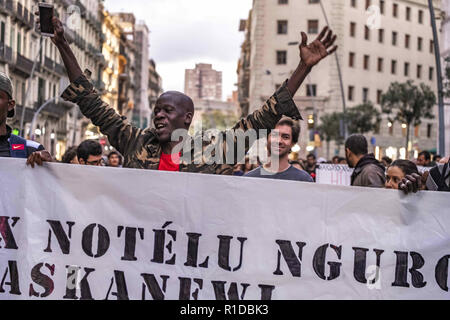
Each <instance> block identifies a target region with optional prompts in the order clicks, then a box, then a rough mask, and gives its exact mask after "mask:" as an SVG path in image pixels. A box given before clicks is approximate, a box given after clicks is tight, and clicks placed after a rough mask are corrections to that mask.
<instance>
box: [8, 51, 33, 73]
mask: <svg viewBox="0 0 450 320" xmlns="http://www.w3.org/2000/svg"><path fill="white" fill-rule="evenodd" d="M12 67H13V70H14V71H15V72H16V73H18V74H20V75H22V76H23V77H25V78H28V77H30V76H31V70H32V69H33V61H31V60H30V59H28V58H25V57H24V56H22V55H21V54H20V53H16V60H15V63H13V65H12Z"/></svg>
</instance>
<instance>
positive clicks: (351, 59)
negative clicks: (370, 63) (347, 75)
mask: <svg viewBox="0 0 450 320" xmlns="http://www.w3.org/2000/svg"><path fill="white" fill-rule="evenodd" d="M348 66H349V67H351V68H353V67H354V66H355V53H354V52H350V54H349V56H348Z"/></svg>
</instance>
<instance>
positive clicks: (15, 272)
mask: <svg viewBox="0 0 450 320" xmlns="http://www.w3.org/2000/svg"><path fill="white" fill-rule="evenodd" d="M0 185H1V192H0V240H1V241H0V280H1V283H0V299H58V300H63V299H66V300H71V299H80V298H81V299H96V300H99V299H113V300H114V299H150V300H151V299H166V300H167V299H171V300H173V299H175V300H176V299H191V300H193V299H199V300H214V299H244V300H259V299H273V300H277V299H288V300H294V299H449V298H450V295H449V292H448V280H449V279H448V268H449V265H448V263H449V258H450V231H449V230H450V215H449V212H448V208H449V207H450V197H449V195H448V194H447V193H434V192H423V193H419V194H417V195H412V196H408V197H406V196H404V195H402V193H401V192H398V191H391V190H374V189H371V188H367V189H364V188H350V187H337V186H324V185H316V184H309V183H297V182H286V181H276V180H266V179H251V178H241V177H220V176H208V175H200V174H183V173H170V172H153V171H142V170H130V169H112V168H96V167H83V166H70V165H69V166H68V165H62V164H51V165H46V166H45V167H44V168H37V169H34V170H33V169H31V168H27V167H26V166H25V162H24V161H21V160H14V159H1V160H0Z"/></svg>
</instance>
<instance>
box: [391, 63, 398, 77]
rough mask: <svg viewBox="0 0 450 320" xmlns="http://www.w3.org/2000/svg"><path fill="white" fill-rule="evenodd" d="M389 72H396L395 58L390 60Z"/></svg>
mask: <svg viewBox="0 0 450 320" xmlns="http://www.w3.org/2000/svg"><path fill="white" fill-rule="evenodd" d="M391 73H392V74H397V61H396V60H392V61H391Z"/></svg>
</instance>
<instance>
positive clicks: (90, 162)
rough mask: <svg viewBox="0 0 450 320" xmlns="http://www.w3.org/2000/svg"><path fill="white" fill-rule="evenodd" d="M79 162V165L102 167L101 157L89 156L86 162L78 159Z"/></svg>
mask: <svg viewBox="0 0 450 320" xmlns="http://www.w3.org/2000/svg"><path fill="white" fill-rule="evenodd" d="M79 162H80V164H81V165H86V166H98V167H100V166H101V165H102V155H99V156H93V155H89V158H88V159H87V160H86V161H85V160H84V159H79Z"/></svg>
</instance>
